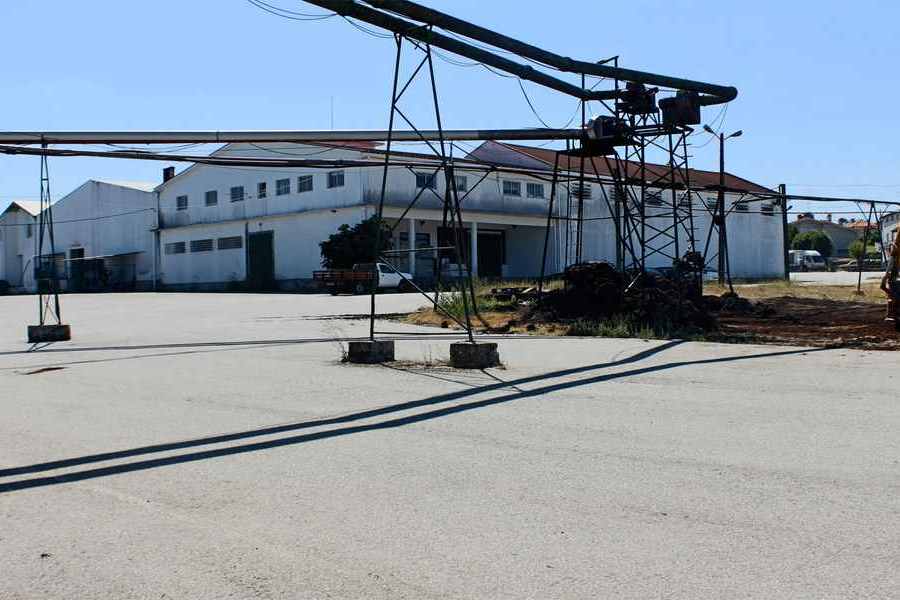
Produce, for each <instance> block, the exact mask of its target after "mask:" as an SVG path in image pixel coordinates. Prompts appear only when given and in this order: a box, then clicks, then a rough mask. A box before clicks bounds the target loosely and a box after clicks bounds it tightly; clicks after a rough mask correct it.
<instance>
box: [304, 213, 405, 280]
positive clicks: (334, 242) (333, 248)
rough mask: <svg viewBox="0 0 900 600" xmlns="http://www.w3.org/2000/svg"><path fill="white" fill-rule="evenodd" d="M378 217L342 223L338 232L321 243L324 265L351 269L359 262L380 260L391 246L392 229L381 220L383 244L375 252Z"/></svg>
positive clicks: (331, 267) (329, 267) (327, 267)
mask: <svg viewBox="0 0 900 600" xmlns="http://www.w3.org/2000/svg"><path fill="white" fill-rule="evenodd" d="M378 225H379V223H378V217H370V218H368V219H366V220H365V221H362V222H360V223H357V224H356V225H353V226H352V227H351V226H350V225H347V224H344V225H341V226H340V227H339V228H338V230H337V233H333V234H331V236H329V238H328V239H327V240H325V241H324V242H320V243H319V247H320V248H321V249H322V266H323V267H325V268H326V269H350V268H352V267H353V265H355V264H357V263H373V262H378V257H379V256H380V255H381V253H382V252H385V251H386V250H389V249H390V248H391V230H390V227H389V226H388V224H387V223H385V222H384V221H382V222H381V245H380V248H379V250H378V252H375V238H376V236H377V235H378Z"/></svg>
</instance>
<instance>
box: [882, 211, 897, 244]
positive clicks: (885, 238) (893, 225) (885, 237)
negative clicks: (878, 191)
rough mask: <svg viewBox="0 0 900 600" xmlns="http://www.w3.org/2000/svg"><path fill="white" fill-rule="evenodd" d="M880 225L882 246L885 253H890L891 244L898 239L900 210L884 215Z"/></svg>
mask: <svg viewBox="0 0 900 600" xmlns="http://www.w3.org/2000/svg"><path fill="white" fill-rule="evenodd" d="M879 225H880V227H881V247H882V248H883V249H884V252H885V253H888V252H890V249H891V244H893V243H894V242H895V241H896V240H897V236H898V227H900V212H892V213H888V214H886V215H884V216H883V217H882V218H881V221H880V222H879Z"/></svg>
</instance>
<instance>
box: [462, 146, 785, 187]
mask: <svg viewBox="0 0 900 600" xmlns="http://www.w3.org/2000/svg"><path fill="white" fill-rule="evenodd" d="M491 143H494V144H499V145H501V146H505V147H506V148H509V149H511V150H514V151H516V152H518V153H520V154H523V155H526V156H529V157H531V158H534V159H536V160H538V161H540V162H542V163H545V164H547V165H549V166H550V167H551V168H552V167H553V163H554V161H555V160H556V153H557V151H556V150H552V149H548V148H535V147H533V146H520V145H518V144H507V143H504V142H485V144H491ZM482 146H484V144H482ZM479 148H481V147H479ZM475 154H477V150H476V152H475ZM580 164H581V159H580V158H578V157H573V156H567V155H560V158H559V166H560V169H562V170H565V171H569V172H573V171H578V170H579V169H580V168H581V167H580ZM584 164H585V170H586V171H588V172H592V171H593V172H595V173H596V174H597V175H599V176H601V177H611V176H612V173H611V172H610V170H609V168H608V167H607V164H606V161H605V160H604V159H603V158H595V159H594V160H593V164H592V161H591V160H590V159H586V160H585V163H584ZM610 164H613V163H612V162H610ZM594 166H596V170H595V169H594ZM626 168H627V170H628V175H629V177H633V178H637V177H638V176H639V173H640V166H639V163H636V162H633V161H627V167H626ZM646 170H647V179H648V180H656V179H658V178H659V177H664V176H667V173H668V167H666V166H664V165H657V164H651V163H647V165H646ZM688 171H689V175H690V178H691V187H700V188H703V187H710V186H718V185H719V172H718V171H702V170H700V169H689V170H688ZM725 186H726V187H727V188H729V189H734V190H740V191H747V192H759V193H764V194H770V193H773V191H774V190H771V189H769V188H766V187H763V186H761V185H759V184H756V183H753V182H752V181H748V180H746V179H743V178H742V177H738V176H736V175H732V174H731V173H727V172H726V173H725Z"/></svg>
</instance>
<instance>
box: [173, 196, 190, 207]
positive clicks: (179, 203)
mask: <svg viewBox="0 0 900 600" xmlns="http://www.w3.org/2000/svg"><path fill="white" fill-rule="evenodd" d="M187 207H188V197H187V196H178V197H177V198H175V210H187Z"/></svg>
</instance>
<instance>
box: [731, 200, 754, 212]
mask: <svg viewBox="0 0 900 600" xmlns="http://www.w3.org/2000/svg"><path fill="white" fill-rule="evenodd" d="M733 206H734V211H735V212H750V206H749V205H748V204H747V203H746V202H734V203H733Z"/></svg>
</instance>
